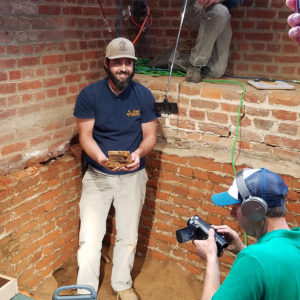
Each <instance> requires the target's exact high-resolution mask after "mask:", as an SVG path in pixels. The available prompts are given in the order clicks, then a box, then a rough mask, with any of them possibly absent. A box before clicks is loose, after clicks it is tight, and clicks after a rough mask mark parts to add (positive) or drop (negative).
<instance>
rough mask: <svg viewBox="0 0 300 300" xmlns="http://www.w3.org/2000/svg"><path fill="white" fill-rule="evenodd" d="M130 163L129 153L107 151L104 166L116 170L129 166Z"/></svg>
mask: <svg viewBox="0 0 300 300" xmlns="http://www.w3.org/2000/svg"><path fill="white" fill-rule="evenodd" d="M131 162H132V160H131V158H130V152H129V151H108V161H107V162H106V166H108V167H109V168H118V167H124V166H127V165H129V164H130V163H131Z"/></svg>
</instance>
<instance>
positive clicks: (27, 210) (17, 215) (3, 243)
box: [0, 154, 81, 291]
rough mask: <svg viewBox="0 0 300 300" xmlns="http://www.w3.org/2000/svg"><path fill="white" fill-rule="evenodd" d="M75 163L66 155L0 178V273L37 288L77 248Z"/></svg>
mask: <svg viewBox="0 0 300 300" xmlns="http://www.w3.org/2000/svg"><path fill="white" fill-rule="evenodd" d="M80 191H81V166H80V160H75V159H74V157H73V156H71V155H70V154H66V155H64V156H63V157H61V158H58V159H57V160H55V159H53V160H51V161H50V162H48V163H47V164H44V165H33V166H31V167H29V168H27V169H26V170H21V171H18V172H14V173H11V174H10V175H7V176H1V177H0V273H2V274H7V275H9V276H11V277H15V278H17V279H18V285H19V288H20V289H21V290H27V291H29V290H32V289H33V288H37V287H38V286H40V285H41V284H42V283H43V282H44V280H45V279H46V278H48V277H49V276H50V275H51V274H52V272H53V271H54V270H56V269H58V268H59V267H60V266H61V265H62V264H63V263H64V262H66V261H67V260H68V259H69V258H70V257H72V256H74V255H76V250H77V247H78V228H79V210H78V197H79V195H80Z"/></svg>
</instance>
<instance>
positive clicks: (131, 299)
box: [117, 288, 139, 300]
mask: <svg viewBox="0 0 300 300" xmlns="http://www.w3.org/2000/svg"><path fill="white" fill-rule="evenodd" d="M117 300H139V297H138V295H137V294H136V293H135V291H134V289H132V288H131V289H128V290H123V291H119V292H117Z"/></svg>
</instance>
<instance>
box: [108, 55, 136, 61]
mask: <svg viewBox="0 0 300 300" xmlns="http://www.w3.org/2000/svg"><path fill="white" fill-rule="evenodd" d="M107 58H109V59H117V58H131V59H134V60H137V57H135V56H131V55H114V56H109V57H107Z"/></svg>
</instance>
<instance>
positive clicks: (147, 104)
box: [142, 88, 160, 123]
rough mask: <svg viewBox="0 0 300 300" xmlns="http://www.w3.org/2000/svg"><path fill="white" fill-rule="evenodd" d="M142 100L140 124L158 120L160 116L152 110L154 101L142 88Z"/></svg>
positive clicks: (149, 92) (146, 90) (150, 94)
mask: <svg viewBox="0 0 300 300" xmlns="http://www.w3.org/2000/svg"><path fill="white" fill-rule="evenodd" d="M142 99H143V110H142V123H147V122H151V121H153V120H155V119H157V118H159V117H160V114H159V113H156V112H155V109H154V103H155V99H154V97H153V95H152V93H151V91H150V90H149V89H147V88H144V92H143V97H142Z"/></svg>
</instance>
